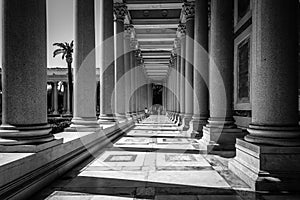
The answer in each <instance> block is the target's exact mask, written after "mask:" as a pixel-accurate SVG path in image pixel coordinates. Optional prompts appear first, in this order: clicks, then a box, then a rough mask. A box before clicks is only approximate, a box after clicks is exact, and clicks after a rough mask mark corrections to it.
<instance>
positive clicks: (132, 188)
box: [30, 116, 300, 200]
mask: <svg viewBox="0 0 300 200" xmlns="http://www.w3.org/2000/svg"><path fill="white" fill-rule="evenodd" d="M230 159H232V158H228V157H224V156H223V157H222V156H218V155H208V154H205V153H203V151H202V150H201V148H200V146H199V143H198V140H196V139H191V138H188V137H187V134H186V133H185V132H184V131H181V130H180V128H179V127H177V126H176V125H175V124H173V123H172V122H171V121H170V120H169V119H168V118H167V117H166V116H150V117H149V118H147V119H145V120H144V121H143V122H141V123H139V124H136V126H135V127H134V128H133V129H131V130H130V131H128V132H127V133H125V134H124V136H123V137H122V138H119V139H118V140H117V141H116V142H114V143H113V144H111V145H110V146H108V147H107V148H106V149H103V150H102V151H101V152H98V153H97V155H93V157H92V158H90V159H89V160H87V161H86V162H84V163H81V165H79V166H77V167H76V168H74V169H73V170H72V171H70V172H69V173H67V174H66V175H65V176H63V177H61V178H60V179H58V180H56V181H55V182H53V183H52V184H51V185H49V186H48V187H46V188H45V189H43V190H42V191H40V192H38V193H37V194H36V196H33V197H32V198H30V199H36V200H37V199H48V200H60V199H62V200H67V199H70V200H75V199H78V200H96V199H99V200H115V199H116V200H133V199H155V200H168V199H170V200H177V199H178V200H194V199H195V200H213V199H216V200H242V199H247V200H252V199H253V200H254V199H257V200H269V199H274V200H277V199H278V200H279V199H282V200H283V199H284V200H287V199H288V200H294V199H295V200H296V199H300V196H295V195H294V196H291V195H289V194H276V195H275V194H258V193H255V192H253V191H251V189H250V188H249V187H248V186H247V185H246V184H245V183H244V182H243V181H242V180H240V179H239V178H238V177H236V176H235V175H234V174H233V173H232V172H231V171H229V170H228V167H227V165H228V161H229V160H230Z"/></svg>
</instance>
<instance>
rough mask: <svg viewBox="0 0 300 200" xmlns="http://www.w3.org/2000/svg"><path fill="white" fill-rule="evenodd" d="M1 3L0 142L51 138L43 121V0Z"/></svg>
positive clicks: (33, 142) (44, 22)
mask: <svg viewBox="0 0 300 200" xmlns="http://www.w3.org/2000/svg"><path fill="white" fill-rule="evenodd" d="M1 3H2V7H1V9H2V14H3V24H2V31H3V32H2V34H3V44H2V54H3V56H2V58H3V60H2V62H3V63H2V64H3V65H2V90H3V93H2V125H1V127H0V138H1V139H0V145H21V144H36V143H40V142H47V141H50V140H53V136H52V135H50V134H49V132H50V130H51V129H50V127H49V125H48V124H47V89H46V87H47V52H46V49H47V48H46V47H47V36H46V33H47V30H46V27H47V23H46V16H47V13H46V0H39V1H36V0H27V1H19V0H3V1H2V2H1ZM20 34H21V35H20ZM4 149H5V148H4Z"/></svg>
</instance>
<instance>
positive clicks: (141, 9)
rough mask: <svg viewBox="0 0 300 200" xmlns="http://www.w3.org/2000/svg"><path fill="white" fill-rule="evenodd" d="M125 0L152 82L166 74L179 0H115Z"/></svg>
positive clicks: (181, 3) (178, 16) (157, 80)
mask: <svg viewBox="0 0 300 200" xmlns="http://www.w3.org/2000/svg"><path fill="white" fill-rule="evenodd" d="M115 2H118V3H126V5H127V8H128V11H129V21H130V22H131V24H132V25H133V26H134V30H135V34H136V39H137V41H138V44H139V47H140V49H141V52H142V57H143V61H144V67H145V72H146V74H147V76H148V77H149V79H151V80H153V81H154V82H158V83H159V82H163V81H164V80H165V79H166V77H167V76H168V71H169V63H170V58H171V53H172V49H173V47H174V41H175V39H176V37H177V28H178V25H179V23H180V21H181V18H182V12H181V11H182V6H183V1H182V0H124V1H121V0H115Z"/></svg>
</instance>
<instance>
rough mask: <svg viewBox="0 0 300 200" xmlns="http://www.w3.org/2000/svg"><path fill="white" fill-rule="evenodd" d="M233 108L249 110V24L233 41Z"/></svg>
mask: <svg viewBox="0 0 300 200" xmlns="http://www.w3.org/2000/svg"><path fill="white" fill-rule="evenodd" d="M234 54H235V55H234V108H235V110H251V81H250V80H251V79H250V78H251V63H252V62H251V26H250V27H248V28H247V29H246V30H245V31H244V32H243V33H242V34H240V35H239V36H238V37H237V38H236V39H235V41H234Z"/></svg>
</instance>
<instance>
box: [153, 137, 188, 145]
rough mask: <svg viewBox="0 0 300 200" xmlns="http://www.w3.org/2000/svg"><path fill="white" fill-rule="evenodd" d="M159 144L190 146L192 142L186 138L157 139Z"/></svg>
mask: <svg viewBox="0 0 300 200" xmlns="http://www.w3.org/2000/svg"><path fill="white" fill-rule="evenodd" d="M157 143H158V144H190V143H191V142H190V141H189V140H188V139H185V138H157Z"/></svg>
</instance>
